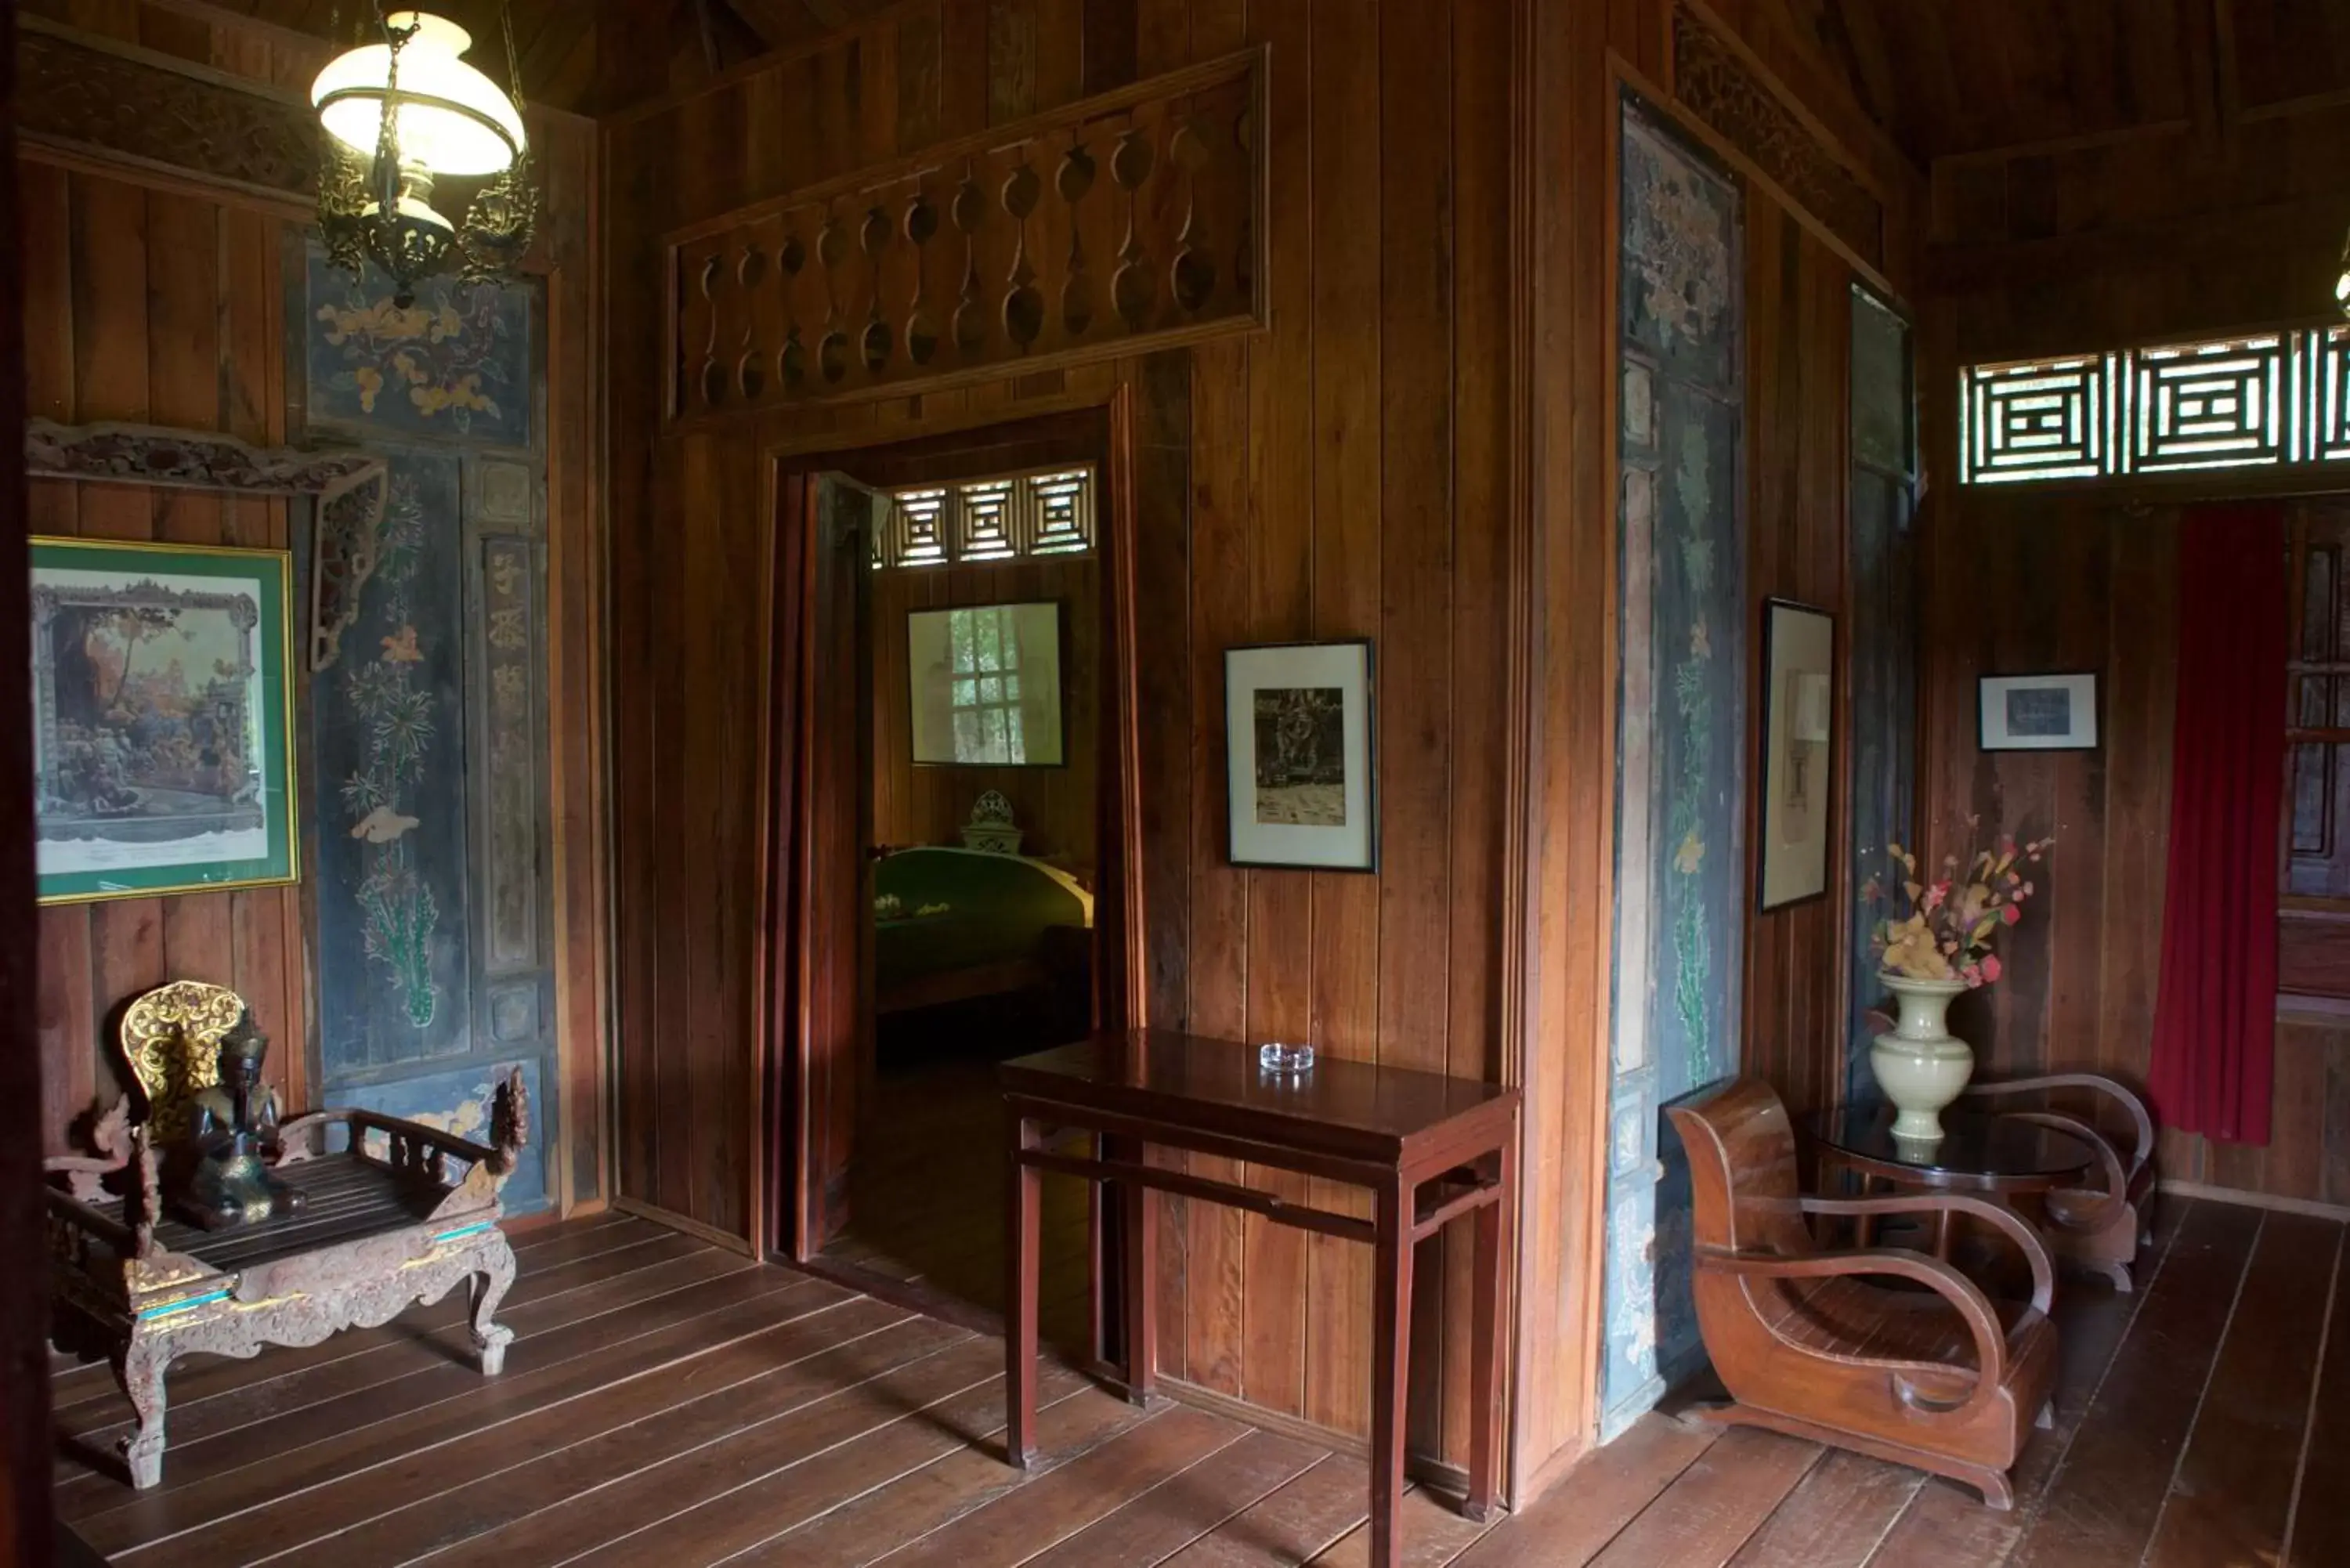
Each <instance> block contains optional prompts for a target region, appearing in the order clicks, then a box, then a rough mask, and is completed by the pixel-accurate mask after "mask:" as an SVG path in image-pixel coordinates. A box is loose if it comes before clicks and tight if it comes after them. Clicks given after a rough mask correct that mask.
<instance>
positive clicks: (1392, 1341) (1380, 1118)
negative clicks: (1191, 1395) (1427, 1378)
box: [1000, 1030, 1520, 1568]
mask: <svg viewBox="0 0 2350 1568" xmlns="http://www.w3.org/2000/svg"><path fill="white" fill-rule="evenodd" d="M1000 1071H1001V1075H1002V1079H1003V1105H1004V1126H1005V1131H1006V1134H1007V1137H1008V1139H1009V1148H1008V1151H1007V1154H1006V1159H1005V1165H1006V1169H1007V1173H1008V1178H1009V1186H1010V1193H1009V1203H1010V1211H1009V1215H1008V1219H1009V1221H1010V1224H1009V1232H1010V1241H1011V1244H1010V1247H1009V1250H1008V1255H1007V1258H1006V1269H1007V1273H1006V1279H1005V1290H1004V1303H1005V1309H1004V1310H1005V1318H1006V1323H1005V1333H1004V1352H1005V1366H1004V1385H1005V1386H1004V1394H1005V1400H1004V1403H1005V1407H1006V1421H1007V1427H1006V1431H1005V1445H1004V1447H1005V1456H1006V1458H1007V1459H1010V1461H1011V1462H1012V1463H1013V1464H1014V1466H1016V1467H1018V1468H1020V1469H1025V1468H1027V1466H1028V1464H1029V1462H1030V1461H1031V1460H1032V1459H1034V1457H1035V1430H1036V1285H1037V1250H1038V1232H1039V1224H1038V1218H1039V1201H1038V1200H1039V1195H1040V1188H1041V1179H1042V1175H1043V1173H1044V1172H1045V1171H1047V1170H1056V1171H1061V1172H1063V1173H1065V1174H1067V1175H1071V1176H1076V1177H1082V1178H1084V1179H1087V1180H1088V1181H1095V1182H1109V1183H1112V1184H1114V1185H1115V1187H1116V1188H1117V1201H1118V1203H1119V1205H1120V1206H1121V1213H1122V1214H1123V1216H1124V1219H1125V1226H1126V1238H1127V1246H1126V1251H1127V1259H1126V1267H1127V1269H1128V1274H1127V1278H1126V1300H1127V1311H1126V1312H1125V1314H1123V1316H1124V1319H1125V1343H1124V1345H1122V1346H1121V1356H1122V1359H1123V1360H1124V1362H1125V1370H1126V1377H1127V1387H1128V1396H1129V1397H1132V1398H1134V1399H1136V1400H1138V1401H1139V1400H1142V1399H1146V1398H1148V1397H1149V1394H1150V1392H1151V1388H1152V1386H1153V1383H1154V1381H1155V1375H1156V1368H1157V1365H1158V1361H1157V1355H1158V1346H1157V1344H1156V1336H1157V1330H1158V1321H1157V1311H1156V1298H1155V1287H1156V1284H1157V1278H1156V1270H1157V1262H1158V1255H1159V1248H1158V1238H1157V1222H1158V1212H1157V1210H1158V1206H1157V1204H1156V1203H1155V1202H1154V1201H1153V1200H1152V1199H1151V1196H1150V1195H1151V1193H1152V1192H1153V1191H1159V1192H1173V1193H1179V1194H1180V1195H1182V1196H1183V1197H1186V1198H1192V1199H1204V1200H1205V1201H1208V1202H1211V1203H1224V1204H1230V1205H1232V1207H1234V1208H1239V1209H1245V1210H1249V1211H1250V1212H1252V1213H1254V1214H1261V1215H1263V1216H1264V1217H1265V1218H1266V1219H1268V1220H1273V1221H1274V1222H1276V1223H1278V1224H1283V1225H1295V1226H1297V1227H1299V1228H1301V1229H1303V1230H1307V1231H1320V1232H1321V1233H1322V1234H1324V1235H1326V1236H1342V1237H1346V1238H1347V1239H1349V1240H1352V1241H1367V1242H1369V1243H1370V1244H1371V1247H1372V1250H1373V1253H1374V1257H1375V1262H1374V1265H1373V1283H1372V1290H1373V1296H1374V1299H1373V1313H1372V1317H1373V1324H1372V1351H1371V1564H1372V1568H1391V1565H1392V1564H1393V1563H1395V1562H1396V1546H1397V1540H1396V1538H1397V1531H1398V1519H1399V1512H1398V1511H1399V1505H1400V1503H1401V1501H1402V1497H1403V1413H1404V1411H1403V1406H1404V1395H1405V1389H1406V1388H1407V1387H1408V1386H1409V1374H1410V1365H1409V1364H1410V1341H1411V1290H1412V1266H1411V1264H1412V1248H1413V1246H1414V1244H1415V1243H1417V1242H1419V1241H1422V1240H1424V1239H1426V1238H1427V1237H1429V1236H1430V1235H1433V1234H1434V1233H1435V1232H1436V1231H1439V1230H1440V1229H1441V1228H1442V1227H1443V1226H1444V1224H1445V1223H1446V1222H1447V1221H1448V1220H1452V1219H1454V1218H1456V1217H1458V1216H1460V1215H1462V1214H1473V1215H1474V1216H1475V1226H1476V1259H1475V1278H1476V1283H1475V1293H1476V1294H1475V1322H1474V1324H1473V1325H1472V1328H1471V1350H1470V1376H1471V1380H1472V1385H1473V1386H1472V1389H1471V1395H1470V1399H1471V1407H1472V1408H1474V1409H1477V1410H1480V1411H1482V1412H1484V1413H1485V1418H1484V1419H1482V1420H1480V1421H1479V1422H1478V1423H1477V1424H1476V1429H1475V1431H1474V1432H1473V1433H1471V1438H1470V1464H1469V1495H1468V1497H1467V1499H1466V1500H1465V1501H1464V1502H1463V1504H1462V1509H1461V1511H1462V1512H1463V1513H1465V1514H1467V1515H1468V1516H1469V1517H1470V1518H1471V1519H1473V1520H1480V1521H1482V1520H1483V1519H1485V1518H1487V1517H1488V1516H1489V1515H1490V1513H1491V1511H1492V1507H1493V1503H1494V1501H1495V1498H1496V1494H1497V1491H1498V1480H1499V1473H1498V1469H1497V1467H1498V1465H1499V1463H1500V1441H1501V1421H1502V1412H1503V1405H1504V1403H1505V1397H1504V1392H1503V1386H1502V1357H1501V1336H1502V1321H1503V1320H1502V1303H1503V1295H1504V1293H1505V1291H1504V1280H1503V1269H1504V1267H1505V1266H1506V1265H1505V1253H1504V1250H1503V1246H1502V1225H1503V1217H1504V1216H1505V1215H1506V1214H1508V1213H1509V1211H1510V1205H1511V1203H1512V1202H1513V1199H1514V1196H1515V1189H1516V1187H1517V1164H1518V1103H1519V1097H1520V1096H1519V1093H1518V1091H1517V1090H1515V1089H1512V1088H1504V1087H1503V1086H1502V1085H1498V1084H1485V1083H1478V1082H1474V1081H1471V1080H1469V1079H1464V1078H1451V1077H1446V1076H1444V1075H1440V1074H1435V1073H1419V1072H1412V1071H1409V1070H1406V1069H1401V1068H1395V1067H1378V1066H1373V1065H1370V1064H1366V1063H1360V1062H1346V1061H1336V1060H1325V1061H1322V1062H1319V1063H1317V1064H1315V1066H1314V1068H1313V1069H1312V1070H1311V1071H1310V1072H1308V1073H1306V1074H1304V1075H1299V1076H1295V1077H1289V1076H1284V1075H1274V1074H1268V1073H1263V1072H1262V1071H1260V1069H1259V1068H1258V1066H1257V1062H1256V1050H1255V1047H1253V1046H1249V1045H1243V1044H1239V1043H1238V1042H1235V1041H1230V1040H1211V1039H1204V1038H1201V1037H1200V1036H1197V1035H1191V1034H1180V1033H1172V1032H1170V1031H1163V1030H1132V1031H1128V1032H1125V1033H1106V1034H1099V1035H1097V1036H1095V1037H1094V1038H1093V1039H1091V1040H1089V1041H1086V1042H1083V1043H1080V1044H1075V1045H1066V1046H1063V1047H1061V1048H1059V1049H1057V1050H1053V1051H1046V1052H1043V1053H1040V1054H1036V1055H1034V1056H1023V1057H1020V1058H1019V1059H1018V1060H1016V1061H1012V1062H1006V1063H1005V1064H1003V1067H1002V1068H1001V1069H1000ZM1047 1128H1078V1129H1082V1130H1085V1131H1088V1132H1091V1133H1093V1134H1095V1135H1096V1137H1097V1140H1098V1139H1100V1138H1110V1139H1115V1140H1118V1147H1120V1148H1126V1147H1134V1148H1136V1149H1137V1150H1138V1151H1139V1152H1138V1153H1137V1155H1136V1157H1135V1158H1108V1157H1106V1156H1104V1155H1102V1154H1099V1153H1097V1154H1095V1155H1092V1156H1084V1155H1075V1154H1064V1153H1059V1152H1056V1151H1054V1150H1052V1149H1048V1148H1046V1147H1045V1145H1044V1133H1045V1129H1047ZM1097 1147H1098V1143H1097ZM1151 1147H1158V1148H1164V1149H1183V1150H1187V1151H1189V1152H1191V1153H1194V1154H1206V1155H1214V1156H1220V1157H1222V1158H1228V1159H1235V1160H1240V1161H1243V1162H1245V1163H1246V1164H1247V1165H1249V1166H1251V1167H1258V1166H1270V1167H1272V1168H1275V1169H1279V1170H1288V1171H1295V1172H1297V1173H1299V1174H1302V1175H1305V1176H1318V1177H1322V1178H1324V1179H1328V1180H1332V1181H1344V1182H1350V1183H1352V1184H1354V1185H1356V1186H1358V1187H1363V1188H1367V1189H1369V1190H1370V1192H1371V1194H1372V1198H1373V1216H1374V1217H1373V1218H1372V1219H1370V1220H1358V1219H1356V1218H1355V1217H1353V1216H1352V1215H1347V1214H1338V1213H1333V1212H1331V1211H1329V1210H1321V1209H1314V1208H1309V1207H1306V1206H1305V1205H1302V1204H1297V1203H1293V1202H1290V1201H1288V1200H1286V1199H1283V1198H1281V1197H1279V1196H1277V1195H1275V1194H1274V1193H1271V1192H1266V1191H1263V1190H1262V1189H1258V1188H1253V1187H1249V1186H1244V1185H1243V1184H1241V1183H1237V1182H1227V1181H1215V1180H1210V1179H1206V1178H1204V1177H1197V1176H1192V1175H1190V1174H1188V1173H1187V1172H1183V1171H1178V1170H1171V1169H1166V1168H1161V1167H1159V1166H1156V1165H1152V1164H1150V1163H1149V1161H1148V1158H1147V1153H1148V1150H1149V1148H1151ZM1423 1189H1426V1190H1423Z"/></svg>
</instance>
